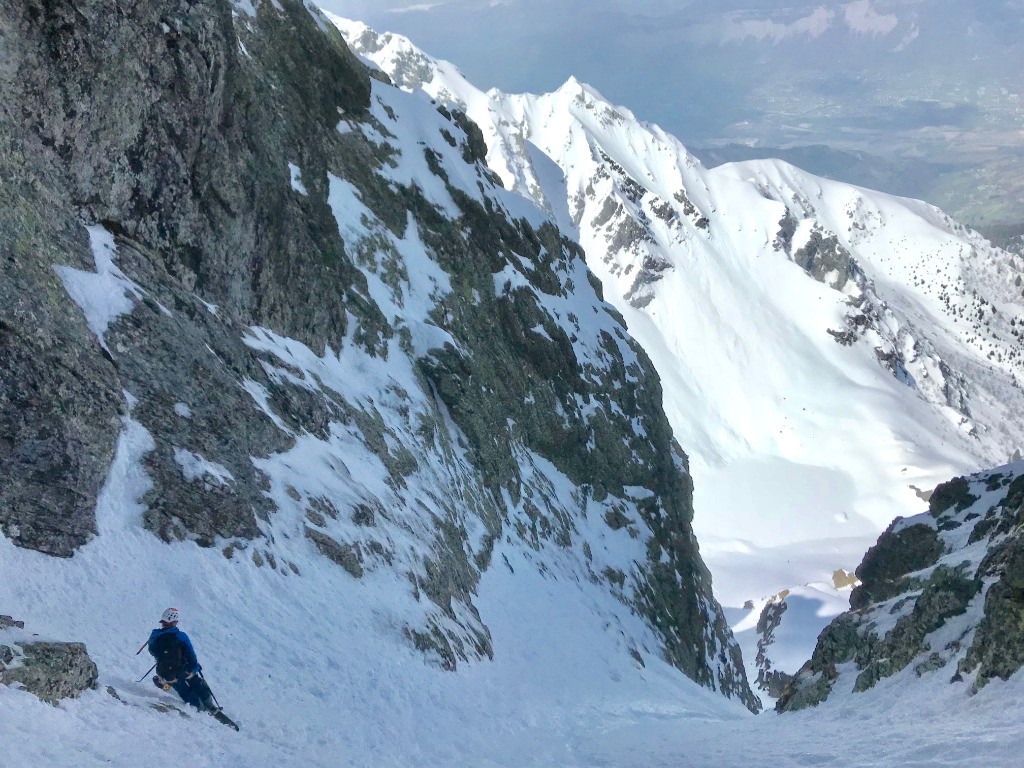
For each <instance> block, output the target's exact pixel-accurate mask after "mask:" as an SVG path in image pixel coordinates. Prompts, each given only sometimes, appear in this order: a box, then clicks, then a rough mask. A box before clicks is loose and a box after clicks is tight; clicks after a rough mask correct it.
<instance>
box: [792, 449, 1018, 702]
mask: <svg viewBox="0 0 1024 768" xmlns="http://www.w3.org/2000/svg"><path fill="white" fill-rule="evenodd" d="M1022 568H1024V464H1021V463H1019V462H1018V463H1016V464H1011V465H1008V466H1005V467H1002V468H1000V469H997V470H992V471H990V472H984V473H980V474H977V475H972V476H970V477H961V478H956V479H955V480H952V481H950V482H948V483H945V484H943V485H940V486H939V487H938V488H936V489H935V493H934V494H933V495H932V497H931V501H930V505H929V511H928V512H927V513H925V514H922V515H919V516H917V517H913V518H908V519H902V518H900V519H897V521H896V522H894V523H893V524H892V525H891V526H890V527H889V529H888V530H887V531H886V532H885V533H884V534H883V535H882V536H881V537H880V538H879V540H878V543H877V544H876V545H875V546H874V547H873V548H872V549H871V550H870V551H869V552H868V553H867V555H865V557H864V561H863V562H862V563H861V565H860V567H859V568H858V569H857V575H858V577H859V578H860V579H861V581H862V583H861V585H860V586H858V587H857V588H856V589H854V591H853V594H852V596H851V599H850V604H851V606H852V610H851V611H850V612H849V613H846V614H843V615H842V616H840V617H838V618H837V619H835V620H834V621H833V622H832V624H831V625H830V626H829V627H827V628H826V629H825V631H824V632H822V634H821V636H820V637H819V638H818V644H817V647H816V648H815V650H814V654H813V656H812V657H811V659H810V661H808V662H807V664H805V665H804V666H803V668H802V669H801V670H800V672H799V673H798V674H797V676H796V678H795V679H794V680H793V681H791V682H790V683H789V684H788V685H787V686H786V689H785V691H784V693H783V695H782V697H781V698H780V699H779V702H778V705H777V709H778V710H779V711H791V710H796V709H801V708H804V707H807V706H814V705H817V704H819V703H821V702H823V701H825V700H826V699H827V698H828V696H829V694H830V693H831V691H832V690H833V689H834V688H835V687H836V685H844V686H846V687H852V689H853V690H854V691H865V690H868V689H870V688H872V687H873V686H874V685H875V684H876V683H878V681H879V680H881V679H883V678H887V677H891V676H893V675H896V674H904V675H911V676H917V677H921V676H924V675H933V674H944V675H948V676H949V677H950V682H951V683H955V684H964V685H965V686H966V687H967V689H968V690H969V691H971V692H974V691H977V690H978V689H980V688H981V687H983V686H984V685H985V684H986V683H988V681H990V680H992V679H994V678H997V677H998V678H1001V679H1003V680H1006V679H1009V677H1010V676H1011V675H1013V674H1014V673H1015V672H1017V671H1018V670H1019V669H1020V668H1021V667H1022V666H1024V636H1022V634H1021V627H1022V626H1024V621H1022V618H1024V570H1022ZM843 681H845V682H843Z"/></svg>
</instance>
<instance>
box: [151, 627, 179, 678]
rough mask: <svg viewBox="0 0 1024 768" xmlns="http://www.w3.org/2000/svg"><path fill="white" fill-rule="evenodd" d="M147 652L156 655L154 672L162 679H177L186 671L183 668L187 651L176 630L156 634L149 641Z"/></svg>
mask: <svg viewBox="0 0 1024 768" xmlns="http://www.w3.org/2000/svg"><path fill="white" fill-rule="evenodd" d="M149 652H150V653H152V654H153V656H155V657H156V673H157V674H158V675H160V677H162V678H163V679H164V680H178V679H179V678H181V677H183V676H184V674H185V673H186V672H187V671H188V670H186V669H185V666H186V663H187V656H188V652H187V651H186V649H185V643H184V641H183V640H181V638H179V637H178V633H177V632H165V633H164V634H162V635H158V636H157V637H156V638H155V639H154V640H153V642H152V643H150V646H149Z"/></svg>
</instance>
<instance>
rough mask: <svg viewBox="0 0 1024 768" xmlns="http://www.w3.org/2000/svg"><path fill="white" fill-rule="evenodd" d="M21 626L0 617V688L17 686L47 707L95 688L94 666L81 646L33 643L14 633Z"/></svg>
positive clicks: (24, 636)
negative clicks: (33, 695)
mask: <svg viewBox="0 0 1024 768" xmlns="http://www.w3.org/2000/svg"><path fill="white" fill-rule="evenodd" d="M24 627H25V623H24V622H22V621H15V620H14V619H12V618H11V617H10V616H0V685H18V686H21V687H23V688H24V689H25V690H27V691H29V692H30V693H33V694H35V695H36V696H38V697H39V698H40V699H42V700H43V701H45V702H48V703H50V704H57V703H58V702H60V700H61V699H66V698H75V697H77V696H78V695H80V694H81V693H83V692H84V691H87V690H90V689H92V688H95V687H96V679H97V674H98V673H97V669H96V664H95V663H94V662H93V660H92V659H91V658H89V654H88V652H87V651H86V649H85V646H84V645H83V644H82V643H63V642H49V641H42V640H37V639H35V638H34V636H32V635H29V634H28V633H26V632H24V631H18V630H24ZM5 630H9V631H5Z"/></svg>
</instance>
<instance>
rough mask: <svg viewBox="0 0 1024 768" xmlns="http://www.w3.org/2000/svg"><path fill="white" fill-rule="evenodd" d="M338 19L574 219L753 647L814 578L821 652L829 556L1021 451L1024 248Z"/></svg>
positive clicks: (837, 562) (832, 562)
mask: <svg viewBox="0 0 1024 768" xmlns="http://www.w3.org/2000/svg"><path fill="white" fill-rule="evenodd" d="M332 18H333V20H334V21H335V23H336V24H337V25H339V27H340V28H341V29H342V31H343V32H344V34H345V36H346V39H347V40H348V41H349V43H350V44H351V45H352V47H353V49H354V50H355V51H357V52H358V53H359V54H360V55H362V56H363V57H364V58H365V59H366V60H368V61H370V62H372V63H373V64H375V65H377V66H378V67H380V68H381V69H382V70H383V71H384V72H386V73H387V74H388V75H389V76H390V77H391V78H392V79H393V80H394V82H395V83H396V84H397V85H399V86H400V87H402V88H405V89H407V90H410V91H417V90H420V91H422V92H424V93H426V94H427V95H428V96H429V97H431V98H433V99H435V100H437V101H439V102H441V103H443V104H448V105H457V106H459V107H460V108H463V109H465V110H466V112H467V114H469V116H470V117H471V118H472V119H473V120H474V121H475V122H476V123H477V124H478V125H480V126H481V129H482V131H483V134H484V138H485V140H486V141H487V145H488V155H487V158H488V163H489V164H490V166H491V168H492V169H493V170H494V171H495V172H496V173H497V174H498V175H499V176H500V177H501V178H502V179H503V181H504V183H505V185H506V186H507V187H509V188H511V189H514V190H517V191H519V192H521V193H522V194H524V195H526V196H529V197H531V198H532V199H534V200H535V201H537V203H538V204H539V205H541V206H542V207H544V208H545V209H546V210H548V211H549V212H550V214H551V215H552V216H554V217H555V218H556V219H557V220H558V221H559V222H560V224H561V226H562V227H563V229H566V230H568V229H570V228H572V227H576V228H577V229H578V231H579V237H580V243H581V244H582V245H583V247H584V249H585V251H586V253H587V258H588V261H589V264H590V265H591V268H592V269H593V270H594V271H595V272H596V273H597V275H598V276H599V277H600V278H601V281H602V283H603V285H604V288H605V293H606V296H607V297H608V299H609V300H610V301H611V302H612V303H614V304H615V305H616V307H617V308H618V309H619V310H620V311H621V312H622V314H623V316H624V317H625V318H626V321H627V324H628V326H629V328H630V332H631V333H632V334H633V335H634V337H635V338H637V339H638V340H639V341H640V343H641V344H642V345H643V347H644V348H645V350H646V351H647V352H648V354H649V355H650V356H651V358H652V360H653V362H654V364H655V367H656V368H657V369H658V372H659V374H660V375H661V379H662V381H663V382H664V387H665V408H666V411H667V413H668V416H669V420H670V422H671V424H672V428H673V430H674V432H675V435H676V437H677V439H678V440H679V441H680V443H681V444H682V445H683V446H685V448H686V450H687V451H688V452H689V454H690V457H691V465H692V470H693V474H694V477H695V481H696V509H697V517H696V520H695V526H696V530H697V532H698V536H699V538H700V541H701V545H702V551H703V553H704V555H705V557H706V558H707V560H708V562H709V564H710V565H711V568H712V570H713V572H714V575H715V580H716V582H715V583H716V590H717V594H718V596H719V599H721V600H722V601H723V603H724V604H725V605H726V606H727V608H734V609H736V612H735V613H734V614H733V617H734V619H735V624H734V627H735V628H736V629H740V630H746V629H750V630H751V631H750V632H749V633H746V634H747V638H746V642H745V644H744V654H745V656H746V659H747V663H748V665H749V664H752V663H753V659H754V657H755V655H756V648H755V645H754V642H755V640H756V637H755V633H754V632H753V629H754V627H755V625H756V623H757V618H758V614H759V612H760V610H761V608H762V607H763V606H764V605H765V604H766V601H767V600H768V599H769V597H770V596H772V595H776V594H778V593H779V592H780V591H781V590H783V589H792V588H794V587H801V588H806V589H810V590H811V594H812V595H813V597H811V598H810V599H811V605H815V604H816V605H817V606H818V607H817V608H816V609H814V610H810V611H809V612H806V613H808V614H809V616H810V621H809V624H808V625H807V626H806V629H805V632H804V640H803V644H802V647H803V650H804V651H806V652H807V653H809V652H810V650H811V648H812V647H813V642H814V637H815V636H816V634H817V631H818V629H820V628H821V626H823V624H824V623H825V621H826V620H827V618H826V617H827V615H831V614H834V613H836V612H837V611H838V610H840V609H841V606H842V605H843V604H844V603H845V599H846V598H845V595H844V593H843V592H841V591H837V584H836V582H835V581H834V580H833V574H834V573H835V572H836V571H837V570H840V569H845V570H848V571H849V570H852V569H853V567H854V566H855V565H856V564H857V563H858V562H859V561H860V557H861V554H862V553H863V551H864V550H865V549H866V548H867V546H868V545H869V544H870V543H872V542H873V541H874V539H875V536H876V535H877V534H878V532H879V531H881V530H882V529H883V528H884V527H885V526H886V525H888V523H889V522H890V521H891V520H892V518H893V517H894V516H896V515H905V516H909V515H912V514H915V513H917V512H918V511H919V510H920V509H921V508H922V507H923V505H924V499H925V498H926V497H927V494H928V492H929V491H930V490H931V489H932V488H933V487H934V486H935V485H936V484H937V483H939V482H942V481H944V480H945V479H947V478H948V477H949V476H951V475H953V474H958V473H961V472H964V471H969V470H976V469H978V468H981V467H985V466H993V465H998V464H1000V463H1002V462H1003V461H1005V460H1006V459H1007V457H1009V456H1011V455H1012V454H1013V453H1014V452H1015V451H1017V450H1019V449H1020V448H1021V446H1022V435H1024V395H1022V393H1021V390H1020V387H1019V382H1020V380H1021V377H1022V374H1024V356H1022V350H1024V346H1022V340H1021V337H1022V334H1024V327H1021V326H1020V323H1021V322H1024V314H1022V310H1024V300H1022V296H1024V288H1022V286H1021V282H1022V269H1024V260H1022V259H1021V258H1020V257H1019V256H1016V255H1014V254H1011V253H1008V252H1005V251H1002V250H999V249H996V248H994V247H992V246H991V245H990V244H989V243H988V242H987V241H985V240H984V239H983V238H982V237H981V236H979V235H978V234H976V233H974V232H972V231H969V230H967V229H965V228H964V227H962V226H961V225H959V224H958V223H956V222H955V221H953V220H951V219H950V218H949V217H948V216H946V215H944V214H943V213H942V212H941V211H939V210H937V209H935V208H934V207H931V206H928V205H926V204H924V203H921V202H918V201H914V200H908V199H903V198H896V197H892V196H889V195H885V194H882V193H878V192H873V191H871V190H867V189H862V188H858V187H853V186H850V185H846V184H842V183H838V182H834V181H829V180H826V179H822V178H818V177H815V176H813V175H810V174H807V173H804V172H802V171H800V170H799V169H797V168H795V167H793V166H791V165H788V164H786V163H782V162H779V161H770V160H765V161H756V162H747V163H736V164H730V165H726V166H722V167H719V168H716V169H714V170H708V169H706V168H704V167H703V166H702V165H701V164H700V163H699V161H698V160H697V159H696V158H695V157H694V156H693V155H691V154H690V153H689V152H687V150H686V148H685V147H684V146H683V145H682V144H681V143H680V142H679V141H678V140H677V139H675V138H674V137H673V136H670V135H668V134H667V133H665V132H664V131H662V130H661V129H659V128H658V127H657V126H654V125H649V124H646V123H643V122H641V121H639V120H638V119H636V118H635V117H634V116H633V115H632V114H631V113H630V112H629V111H628V110H626V109H624V108H622V107H616V106H613V105H612V104H609V103H608V102H607V101H606V100H604V99H603V98H602V97H601V95H600V94H599V93H598V92H597V91H596V90H595V89H593V88H592V87H590V86H587V85H585V84H582V83H579V82H577V81H576V80H569V81H568V82H567V83H565V85H563V86H562V87H561V88H560V89H558V90H557V91H556V92H554V93H551V94H546V95H542V96H532V95H508V94H504V93H501V92H499V91H496V90H491V91H489V92H487V93H483V92H481V91H480V90H479V89H477V88H475V87H474V86H473V85H472V84H471V83H469V82H468V81H467V80H466V79H465V78H463V77H462V76H461V74H460V73H459V71H458V70H457V69H456V68H455V67H454V66H453V65H451V64H449V63H447V62H444V61H437V60H434V59H432V58H431V57H429V56H427V55H426V54H424V53H423V52H422V51H420V50H419V49H417V48H416V47H415V46H414V45H413V44H412V43H410V42H409V41H408V40H407V39H405V38H403V37H401V36H399V35H392V34H378V33H376V32H374V31H373V30H370V29H369V28H367V27H366V26H365V25H363V24H360V23H358V22H350V21H345V20H342V19H339V18H336V17H332ZM748 601H752V604H753V605H754V610H753V612H751V611H750V609H749V608H748V609H746V611H744V609H743V608H742V606H744V605H745V604H747V603H748ZM796 613H799V612H797V611H794V612H792V614H791V615H795V614H796ZM819 614H821V615H819ZM787 655H788V656H789V658H790V663H791V664H792V663H793V661H794V660H796V659H798V658H799V654H794V653H789V654H787ZM804 658H806V656H804ZM796 664H797V665H798V664H799V662H798V661H797V662H796ZM788 671H790V672H792V671H795V666H793V667H792V668H791V669H789V670H788Z"/></svg>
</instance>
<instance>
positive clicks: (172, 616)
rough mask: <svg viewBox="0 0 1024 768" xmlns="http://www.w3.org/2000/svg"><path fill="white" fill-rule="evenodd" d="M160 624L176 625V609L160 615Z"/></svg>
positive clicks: (169, 609)
mask: <svg viewBox="0 0 1024 768" xmlns="http://www.w3.org/2000/svg"><path fill="white" fill-rule="evenodd" d="M160 623H161V624H177V623H178V609H177V608H168V609H167V610H166V611H164V612H163V613H162V614H160Z"/></svg>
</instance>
